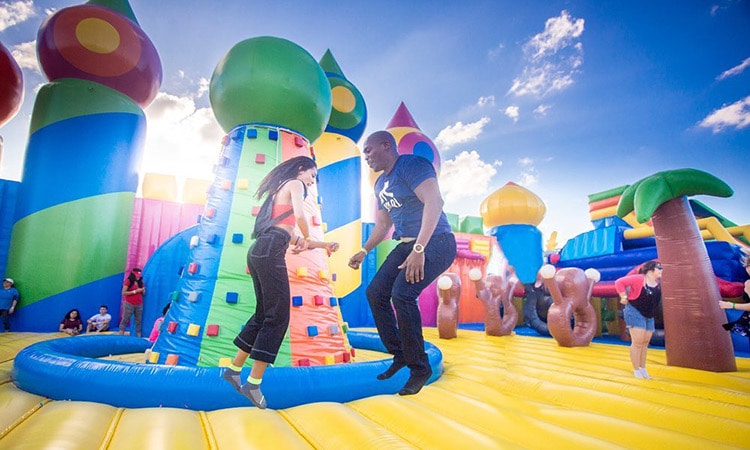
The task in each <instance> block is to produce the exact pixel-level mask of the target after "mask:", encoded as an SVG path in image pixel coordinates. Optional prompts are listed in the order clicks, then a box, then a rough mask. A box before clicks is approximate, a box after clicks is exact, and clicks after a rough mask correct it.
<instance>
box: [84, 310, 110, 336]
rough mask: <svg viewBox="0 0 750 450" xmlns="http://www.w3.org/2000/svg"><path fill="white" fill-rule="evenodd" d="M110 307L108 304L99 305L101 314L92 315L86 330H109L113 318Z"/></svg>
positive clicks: (99, 331)
mask: <svg viewBox="0 0 750 450" xmlns="http://www.w3.org/2000/svg"><path fill="white" fill-rule="evenodd" d="M108 310H109V308H107V305H102V306H100V307H99V314H94V315H93V316H91V318H90V319H89V320H87V322H88V326H87V327H86V332H95V333H101V332H102V331H109V322H110V321H111V320H112V316H110V315H109V313H108V312H107V311H108Z"/></svg>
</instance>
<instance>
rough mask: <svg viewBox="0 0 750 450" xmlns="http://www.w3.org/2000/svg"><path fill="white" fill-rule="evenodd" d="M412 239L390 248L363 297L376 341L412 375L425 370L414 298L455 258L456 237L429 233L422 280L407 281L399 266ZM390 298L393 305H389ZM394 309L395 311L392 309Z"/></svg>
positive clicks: (422, 343)
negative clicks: (372, 321) (370, 311)
mask: <svg viewBox="0 0 750 450" xmlns="http://www.w3.org/2000/svg"><path fill="white" fill-rule="evenodd" d="M413 247H414V241H411V242H403V243H401V244H399V245H397V246H396V248H394V249H393V251H391V253H390V254H389V255H388V257H387V258H386V260H385V261H384V262H383V264H382V265H381V266H380V269H378V272H377V273H376V274H375V277H374V278H373V279H372V281H371V282H370V285H369V286H367V300H368V301H369V302H370V309H371V310H372V316H373V318H374V319H375V325H376V326H377V328H378V333H379V334H380V340H382V341H383V345H385V348H386V349H387V350H388V353H390V354H392V355H393V360H394V362H400V363H405V364H406V365H407V366H408V367H409V368H410V369H411V370H412V373H413V374H419V373H424V372H427V370H429V367H430V363H429V360H428V359H427V353H425V351H424V338H423V337H422V316H421V315H420V313H419V306H418V305H417V297H418V296H419V294H420V293H421V292H422V291H423V290H424V288H426V287H427V286H428V285H429V284H430V283H432V282H433V281H434V280H435V279H436V278H437V277H438V276H440V274H441V273H443V272H445V270H446V269H448V267H450V266H451V264H453V260H454V259H455V258H456V238H455V237H454V236H453V233H443V234H438V235H435V236H432V238H431V239H430V242H429V243H428V244H427V245H426V246H425V250H424V255H425V264H424V279H423V280H422V281H420V282H417V283H407V281H406V272H405V270H404V269H399V268H398V266H400V265H401V264H403V262H404V260H406V257H407V256H409V253H411V251H412V248H413ZM391 300H393V308H392V307H391ZM394 308H395V309H396V314H394V313H393V309H394Z"/></svg>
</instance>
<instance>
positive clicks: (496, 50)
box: [487, 43, 505, 60]
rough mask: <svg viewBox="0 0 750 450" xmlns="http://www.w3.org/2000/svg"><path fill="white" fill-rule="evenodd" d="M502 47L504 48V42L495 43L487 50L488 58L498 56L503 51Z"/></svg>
mask: <svg viewBox="0 0 750 450" xmlns="http://www.w3.org/2000/svg"><path fill="white" fill-rule="evenodd" d="M504 49H505V44H503V43H500V44H498V45H497V47H495V48H491V49H490V50H489V51H488V52H487V56H488V57H489V58H490V60H493V59H495V58H497V57H498V56H500V54H501V53H502V52H503V50H504Z"/></svg>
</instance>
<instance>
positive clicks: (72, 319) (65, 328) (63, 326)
mask: <svg viewBox="0 0 750 450" xmlns="http://www.w3.org/2000/svg"><path fill="white" fill-rule="evenodd" d="M81 331H83V322H81V313H80V312H78V310H77V309H71V310H70V311H68V313H67V314H65V317H64V318H63V320H61V321H60V333H65V334H69V335H71V336H77V335H79V334H81Z"/></svg>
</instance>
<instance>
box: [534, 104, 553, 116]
mask: <svg viewBox="0 0 750 450" xmlns="http://www.w3.org/2000/svg"><path fill="white" fill-rule="evenodd" d="M551 108H552V105H545V104H541V105H539V106H537V107H536V108H534V114H535V115H536V116H539V117H543V116H546V115H547V111H549V110H550V109H551Z"/></svg>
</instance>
